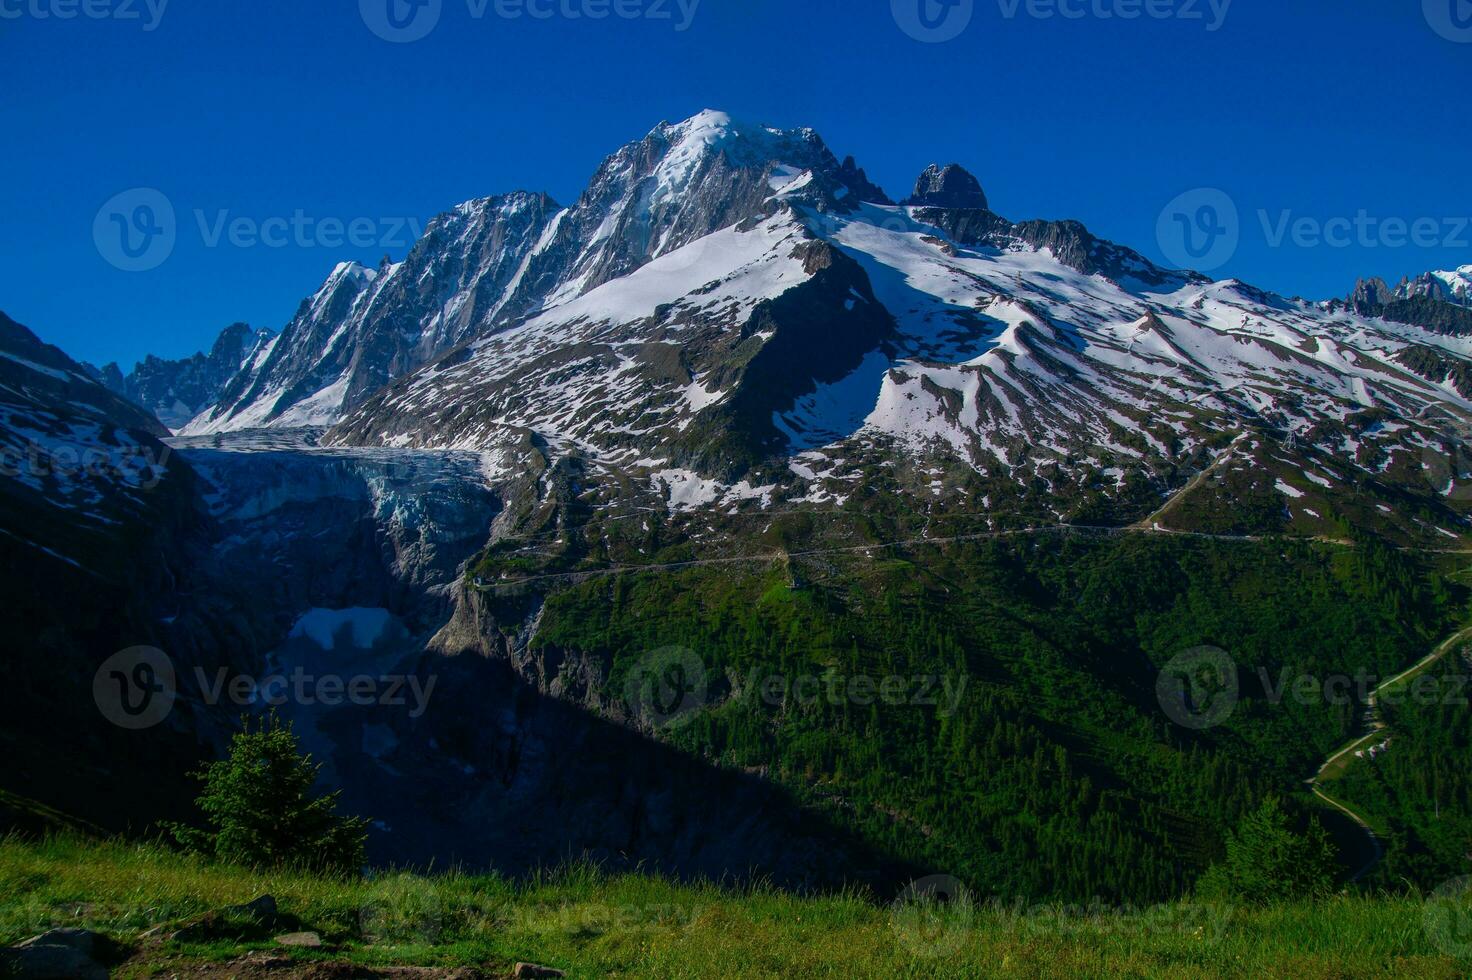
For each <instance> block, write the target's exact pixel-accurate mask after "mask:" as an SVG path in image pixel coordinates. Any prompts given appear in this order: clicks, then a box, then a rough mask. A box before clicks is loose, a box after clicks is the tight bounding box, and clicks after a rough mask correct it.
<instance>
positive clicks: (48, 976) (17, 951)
mask: <svg viewBox="0 0 1472 980" xmlns="http://www.w3.org/2000/svg"><path fill="white" fill-rule="evenodd" d="M37 938H40V937H37ZM33 942H34V940H33ZM0 976H7V977H16V978H18V980H107V968H106V967H105V966H103V965H102V964H101V963H98V962H97V961H96V960H94V959H93V958H92V957H91V956H89V955H88V954H86V953H84V952H82V951H81V950H79V949H76V948H75V947H72V946H48V945H42V944H39V943H37V944H35V945H28V946H17V947H15V948H14V949H6V950H0Z"/></svg>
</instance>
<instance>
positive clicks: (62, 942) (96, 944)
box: [20, 928, 107, 957]
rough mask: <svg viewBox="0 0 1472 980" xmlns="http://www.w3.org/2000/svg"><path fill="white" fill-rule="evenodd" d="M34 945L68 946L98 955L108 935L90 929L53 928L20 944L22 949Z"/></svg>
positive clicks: (93, 955)
mask: <svg viewBox="0 0 1472 980" xmlns="http://www.w3.org/2000/svg"><path fill="white" fill-rule="evenodd" d="M32 946H66V947H68V948H69V949H74V950H76V951H77V952H79V953H81V954H82V955H83V956H87V957H96V956H100V955H101V954H102V952H103V950H104V949H105V948H106V946H107V937H106V936H103V935H100V934H98V933H95V932H93V931H91V930H90V929H75V928H68V929H52V930H51V931H50V932H43V933H42V934H41V935H39V936H32V937H31V938H30V939H27V940H26V941H25V942H23V943H21V944H20V948H21V949H29V948H30V947H32Z"/></svg>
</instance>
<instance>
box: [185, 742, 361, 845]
mask: <svg viewBox="0 0 1472 980" xmlns="http://www.w3.org/2000/svg"><path fill="white" fill-rule="evenodd" d="M320 768H321V767H320V766H317V765H314V764H313V763H312V761H311V757H310V756H305V755H302V754H301V752H300V750H299V748H298V743H297V737H296V734H295V733H294V732H293V731H292V729H291V726H290V725H289V724H286V725H283V724H282V723H281V720H280V719H279V718H277V717H276V715H275V714H274V713H273V714H272V715H271V716H270V718H269V719H268V720H265V721H262V722H261V723H260V725H259V727H258V728H255V729H252V727H251V724H250V721H249V720H248V719H247V720H246V722H245V727H244V729H243V730H242V731H240V732H238V733H236V735H235V737H234V739H232V740H231V743H230V753H229V755H228V756H227V757H226V758H224V759H221V760H220V761H218V762H212V763H210V764H209V765H207V766H205V767H204V768H203V769H201V770H200V771H199V772H198V773H196V774H195V776H196V778H197V779H199V780H200V781H201V782H202V783H204V790H203V791H202V792H201V793H200V795H199V798H198V800H197V801H196V803H197V805H198V806H199V808H200V810H201V811H202V812H203V813H204V817H205V822H206V823H207V824H208V825H209V828H210V829H209V830H198V829H196V828H193V827H184V826H181V825H177V824H175V825H171V826H169V827H168V829H169V831H170V832H171V833H172V834H173V835H174V837H175V838H176V839H177V840H178V841H179V842H180V843H181V844H182V845H184V846H185V847H186V848H188V849H190V850H193V851H197V852H200V853H204V854H208V855H210V856H212V857H215V858H217V859H219V860H221V861H227V862H229V863H232V864H243V865H248V866H251V867H280V866H291V867H299V868H305V869H307V870H310V871H317V872H323V873H329V874H356V873H357V872H358V870H359V869H360V868H361V867H362V865H363V842H364V841H365V840H366V839H367V834H366V833H365V828H366V826H367V823H366V822H365V821H363V820H361V819H358V818H356V817H339V816H338V815H337V813H336V809H337V800H338V796H339V795H340V794H339V793H329V794H327V795H325V796H318V797H313V796H312V795H311V790H312V784H313V783H315V782H316V780H317V772H318V770H319V769H320Z"/></svg>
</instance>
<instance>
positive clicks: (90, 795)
mask: <svg viewBox="0 0 1472 980" xmlns="http://www.w3.org/2000/svg"><path fill="white" fill-rule="evenodd" d="M165 435H167V433H166V431H165V430H164V428H163V427H162V426H161V425H159V423H158V421H157V420H156V419H155V418H153V416H151V415H149V414H148V413H147V412H146V411H144V410H143V409H142V408H139V407H138V406H137V405H134V404H133V403H131V402H129V401H127V400H125V399H123V398H121V397H119V396H118V395H116V394H114V393H112V392H110V391H108V390H107V389H105V388H104V387H103V386H102V385H101V384H98V383H97V382H96V381H94V380H93V379H92V377H91V375H90V374H89V372H88V371H86V370H85V369H84V368H83V367H82V365H80V364H78V363H76V362H75V361H73V360H71V359H70V358H68V357H67V356H66V355H65V354H63V353H62V352H61V351H59V350H57V349H56V348H55V347H51V346H49V345H46V344H44V343H42V342H41V341H40V340H38V339H37V338H36V336H35V335H34V334H32V333H31V332H30V331H29V330H27V329H26V328H25V327H22V326H21V325H19V324H17V323H15V322H14V321H12V320H10V319H9V318H7V317H5V316H4V315H0V455H3V464H0V589H3V592H4V595H5V597H6V617H7V626H8V627H9V628H10V629H11V630H12V631H13V635H14V636H16V637H18V638H21V639H19V640H18V641H17V643H16V644H15V648H14V650H13V651H12V653H11V654H10V656H9V657H8V658H7V667H8V671H7V690H8V692H9V699H8V702H7V704H8V707H7V715H6V725H5V727H4V732H3V739H0V785H3V786H5V787H6V788H7V789H10V790H12V791H15V792H18V793H20V794H22V795H25V796H30V797H33V798H37V799H42V800H43V801H44V802H46V803H48V804H50V805H51V806H53V807H55V808H56V809H58V810H61V811H63V812H65V813H67V814H69V815H72V816H76V817H80V818H82V819H84V820H91V821H93V822H94V823H101V822H103V821H107V822H108V823H107V826H108V827H109V828H111V829H119V828H121V827H122V826H126V825H127V824H128V823H129V821H131V820H135V819H137V818H138V817H139V815H140V814H143V813H153V814H159V813H169V812H171V810H170V808H171V806H174V805H176V804H180V803H182V801H183V800H184V799H186V798H187V793H188V792H189V787H187V785H186V782H185V781H184V780H183V779H182V774H183V773H184V772H187V771H188V769H190V768H191V767H192V766H194V765H196V764H197V763H198V761H199V759H200V751H199V745H198V738H197V736H196V735H195V734H193V733H192V732H188V731H183V730H180V729H177V728H173V727H171V726H168V725H160V726H158V727H156V728H150V729H147V730H127V729H124V728H122V727H119V725H118V724H116V723H114V722H113V721H112V720H110V719H109V717H107V716H105V713H104V710H103V708H104V707H105V704H104V697H103V696H99V694H98V692H97V689H96V688H94V683H95V682H94V678H95V677H97V676H98V675H99V673H100V670H101V668H102V666H103V664H104V663H105V662H106V661H107V660H108V658H109V657H111V656H112V655H114V654H116V653H119V652H120V651H122V650H124V649H127V648H131V647H136V646H142V645H153V646H156V645H159V644H161V643H162V641H163V636H164V634H165V633H166V631H167V629H168V627H167V625H166V624H165V623H164V622H163V620H164V618H166V617H168V616H170V615H172V614H174V613H176V612H177V611H178V610H177V607H176V602H177V601H178V597H179V595H180V593H181V591H183V590H187V589H188V588H190V585H189V584H184V583H187V579H188V577H189V573H188V572H187V570H186V569H187V568H188V567H189V565H190V564H191V563H192V560H193V558H194V557H195V556H197V555H198V554H200V553H201V552H202V550H203V549H204V548H205V547H206V546H207V541H208V538H209V534H210V524H209V518H208V515H207V514H206V513H205V511H204V506H203V502H202V497H201V492H200V486H199V482H198V479H197V476H196V474H195V473H194V472H193V471H192V470H191V469H190V468H189V466H188V465H187V464H185V463H184V462H183V461H182V460H181V459H179V458H178V457H177V455H176V454H174V453H172V452H171V450H170V449H169V447H168V446H166V445H164V444H163V443H162V442H161V441H160V437H161V436H165ZM190 663H192V661H189V660H187V659H181V661H180V663H179V666H180V667H181V668H187V666H188V665H189V664H190ZM101 683H102V684H103V685H104V686H103V687H102V695H106V694H107V692H108V688H107V687H106V686H105V685H106V684H107V683H108V678H107V677H106V676H103V679H102V682H101ZM167 772H178V773H179V774H180V776H181V778H180V779H179V780H177V781H170V780H169V779H168V778H167V776H165V775H163V774H164V773H167ZM142 773H152V774H155V775H156V776H157V777H158V778H156V779H155V778H149V779H142V778H139V774H142ZM140 825H141V824H140Z"/></svg>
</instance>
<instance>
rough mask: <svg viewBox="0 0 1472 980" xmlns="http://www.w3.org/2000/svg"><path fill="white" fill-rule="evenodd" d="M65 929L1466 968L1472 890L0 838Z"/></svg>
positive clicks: (150, 951) (963, 962)
mask: <svg viewBox="0 0 1472 980" xmlns="http://www.w3.org/2000/svg"><path fill="white" fill-rule="evenodd" d="M264 894H269V895H272V896H274V898H275V899H276V901H277V903H278V908H279V916H280V919H279V920H278V921H277V922H275V923H274V924H272V926H271V928H269V929H266V930H262V929H260V928H259V927H256V928H254V929H253V928H252V927H251V926H250V925H249V924H248V920H246V919H244V918H240V917H239V916H235V917H232V916H231V915H229V914H226V915H224V916H221V917H219V918H218V919H217V920H216V921H215V923H214V925H213V926H212V927H211V928H212V929H213V934H212V935H210V936H207V937H204V936H202V937H198V938H196V939H194V940H193V941H185V940H179V939H174V938H171V937H172V934H173V933H174V932H175V931H176V930H178V929H179V928H181V927H182V926H184V925H188V924H191V923H197V922H199V921H200V919H201V917H203V916H205V915H206V913H209V912H210V911H211V910H219V909H223V908H225V907H227V906H230V905H232V904H239V903H245V902H249V901H251V900H252V899H255V898H257V897H258V896H260V895H264ZM61 926H79V927H84V928H88V929H92V930H95V931H97V932H100V933H104V934H106V935H107V936H110V937H113V938H114V939H115V940H116V941H117V942H118V943H119V947H118V949H117V950H116V951H115V954H114V955H113V956H112V959H111V962H110V963H109V966H110V967H111V970H112V975H113V976H114V977H147V976H180V977H226V976H237V977H296V976H304V977H322V978H327V977H358V976H365V977H372V976H398V977H408V976H420V977H432V976H461V977H472V976H491V977H500V976H511V975H513V971H514V970H515V968H516V964H517V963H518V962H527V963H535V964H541V965H545V966H547V967H551V968H555V969H557V970H561V971H565V973H566V975H567V976H569V977H605V976H624V977H640V978H648V977H691V978H697V977H722V978H724V977H737V976H740V977H834V978H839V977H842V978H849V977H886V978H889V977H1191V978H1198V977H1283V978H1288V977H1292V978H1302V977H1307V978H1313V977H1323V978H1329V977H1334V978H1341V977H1367V976H1396V977H1426V978H1448V980H1450V978H1455V977H1465V976H1467V971H1468V969H1469V967H1472V961H1469V959H1467V958H1466V957H1472V943H1469V942H1468V940H1467V937H1468V936H1469V935H1472V928H1469V926H1472V905H1468V904H1466V896H1465V895H1464V896H1463V898H1462V901H1461V902H1460V903H1458V904H1452V905H1447V904H1441V903H1434V904H1428V903H1427V902H1424V901H1422V900H1420V899H1417V898H1414V897H1410V898H1407V897H1388V896H1381V897H1352V896H1342V897H1338V898H1334V899H1330V900H1327V901H1324V902H1320V903H1315V904H1294V905H1289V906H1283V907H1274V908H1267V909H1247V908H1240V909H1232V908H1225V907H1218V906H1204V905H1189V904H1175V905H1168V906H1160V907H1157V908H1153V909H1124V910H1122V909H1109V908H1104V907H1093V908H1089V907H1083V908H1067V907H1062V906H1055V905H1046V906H1028V905H1023V904H1018V903H987V902H980V903H977V904H975V905H974V906H958V905H952V906H950V907H949V908H948V909H943V910H936V908H935V907H934V906H929V907H915V906H898V907H896V906H885V905H879V904H875V903H873V902H871V901H868V900H866V899H864V898H862V897H859V896H856V895H848V896H833V897H815V898H801V897H795V896H791V895H785V894H782V893H780V892H777V891H774V890H767V889H760V888H758V889H752V890H742V891H733V890H728V889H722V888H719V887H716V886H714V885H700V886H689V885H680V884H675V883H671V882H668V881H663V880H659V879H654V878H649V877H642V876H617V877H613V876H604V875H602V874H599V873H598V872H597V871H595V870H593V869H590V868H588V867H586V866H573V867H571V868H569V869H568V870H565V871H563V872H560V873H557V874H550V875H546V876H544V877H542V878H540V879H538V880H533V881H529V882H512V881H508V880H506V879H502V878H498V877H469V876H459V875H455V874H444V875H437V876H432V877H426V876H416V875H409V874H395V875H380V876H378V877H375V878H372V879H363V880H354V881H331V880H323V879H318V878H311V877H307V876H301V875H294V874H287V873H275V874H259V873H253V872H249V871H243V870H239V869H234V868H228V867H222V866H218V865H210V864H205V863H200V862H198V861H195V860H193V859H186V858H183V857H180V856H179V855H176V854H173V853H171V852H168V851H166V850H162V849H158V848H153V847H149V846H142V845H134V844H124V843H114V842H93V841H87V840H83V839H80V838H72V837H68V838H62V839H53V840H50V841H47V842H45V843H39V844H38V843H26V842H23V841H21V840H19V839H17V838H10V839H7V840H4V841H0V942H3V943H5V944H13V943H16V942H19V941H21V940H23V939H25V938H27V937H29V936H33V935H36V934H38V933H40V932H42V931H44V930H46V929H49V928H55V927H61ZM160 927H161V928H160ZM198 931H199V930H198V929H196V932H198ZM303 931H311V932H314V933H316V934H317V936H319V937H320V939H321V940H322V943H323V946H322V947H321V948H311V949H307V948H300V947H295V948H289V947H286V946H282V945H280V944H278V943H277V942H276V936H277V934H278V933H281V932H303ZM1459 957H1462V958H1459ZM528 975H535V974H528ZM547 975H552V974H547Z"/></svg>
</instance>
